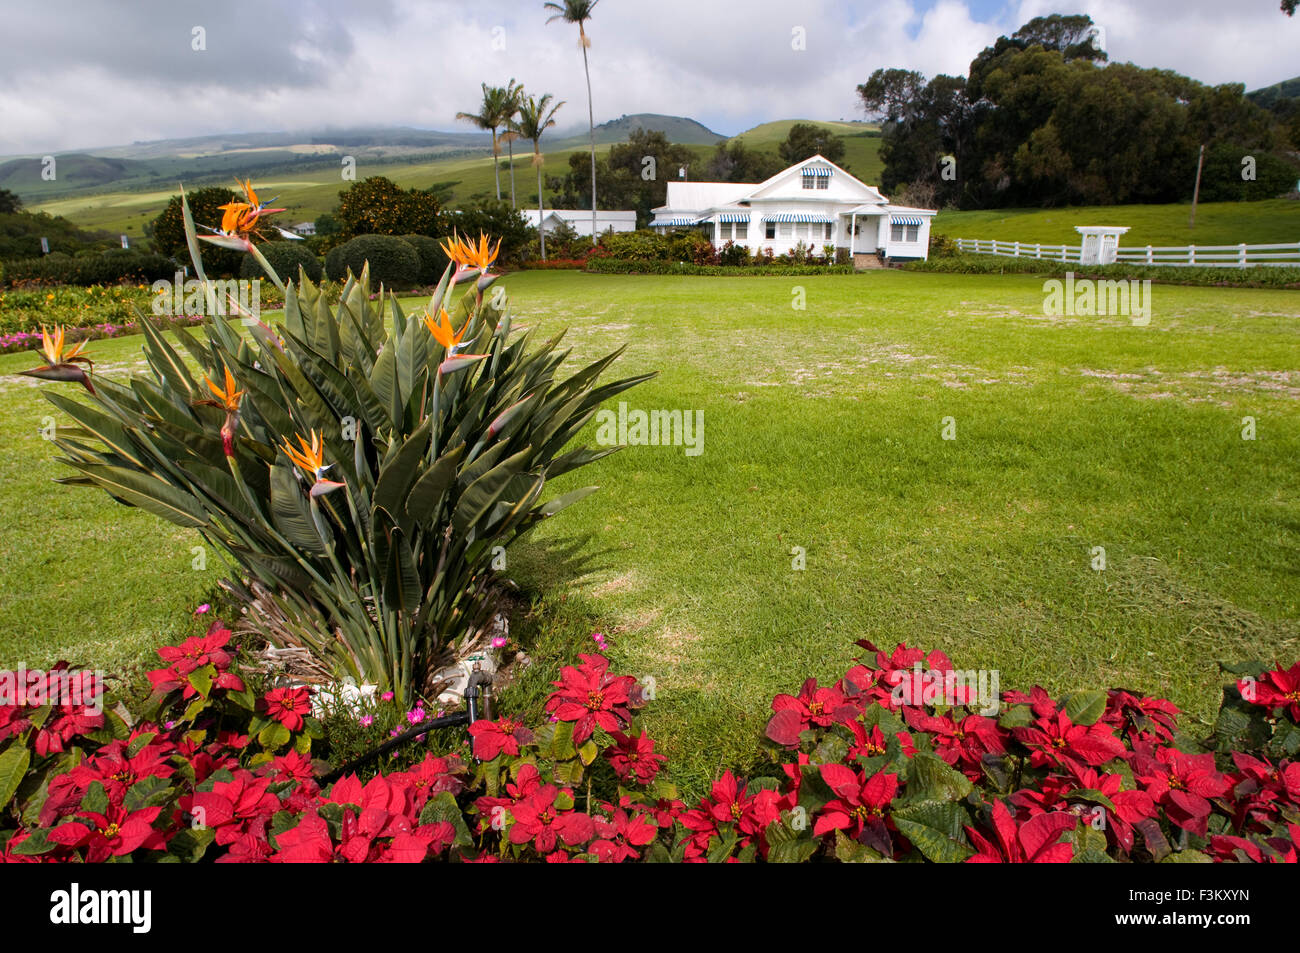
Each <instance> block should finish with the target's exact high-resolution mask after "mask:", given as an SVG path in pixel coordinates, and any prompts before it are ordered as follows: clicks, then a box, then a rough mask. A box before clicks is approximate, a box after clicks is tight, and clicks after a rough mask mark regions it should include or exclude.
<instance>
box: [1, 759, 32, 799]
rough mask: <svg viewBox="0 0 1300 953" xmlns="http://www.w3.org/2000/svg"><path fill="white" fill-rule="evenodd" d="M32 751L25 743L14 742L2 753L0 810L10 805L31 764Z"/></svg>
mask: <svg viewBox="0 0 1300 953" xmlns="http://www.w3.org/2000/svg"><path fill="white" fill-rule="evenodd" d="M31 761H32V753H31V751H30V750H28V748H27V746H26V745H24V744H14V745H11V746H10V747H9V748H7V749H6V750H5V752H4V754H0V811H2V810H4V808H5V807H7V806H8V804H9V801H10V800H11V799H12V798H13V796H14V792H15V791H17V790H18V785H19V784H21V783H22V780H23V776H24V775H26V774H27V768H28V766H29V765H30V764H31Z"/></svg>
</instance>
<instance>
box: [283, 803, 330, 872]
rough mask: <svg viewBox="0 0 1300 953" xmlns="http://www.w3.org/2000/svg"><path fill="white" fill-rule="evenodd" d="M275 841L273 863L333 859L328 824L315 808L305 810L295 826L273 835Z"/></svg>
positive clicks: (320, 861)
mask: <svg viewBox="0 0 1300 953" xmlns="http://www.w3.org/2000/svg"><path fill="white" fill-rule="evenodd" d="M275 842H276V850H275V852H274V853H273V854H271V856H270V861H271V863H273V864H328V863H329V862H330V861H332V860H333V859H334V842H333V841H332V840H330V831H329V825H328V824H326V823H325V819H324V818H323V817H321V816H320V814H318V813H317V812H316V811H315V809H312V810H310V811H307V812H305V813H304V814H303V816H302V818H301V819H300V820H299V821H298V824H297V826H295V827H291V828H290V829H289V830H287V831H283V832H281V833H279V834H277V835H275Z"/></svg>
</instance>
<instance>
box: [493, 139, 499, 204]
mask: <svg viewBox="0 0 1300 953" xmlns="http://www.w3.org/2000/svg"><path fill="white" fill-rule="evenodd" d="M492 174H493V175H494V176H496V180H497V201H498V202H500V201H501V144H500V142H499V141H498V140H497V127H496V126H493V127H492Z"/></svg>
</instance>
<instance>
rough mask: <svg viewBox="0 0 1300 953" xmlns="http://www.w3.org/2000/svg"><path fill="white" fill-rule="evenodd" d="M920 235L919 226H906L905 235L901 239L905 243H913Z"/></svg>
mask: <svg viewBox="0 0 1300 953" xmlns="http://www.w3.org/2000/svg"><path fill="white" fill-rule="evenodd" d="M920 234H921V226H920V225H908V226H907V235H906V236H905V237H904V238H903V241H905V242H914V241H916V240H917V238H918V237H919V236H920Z"/></svg>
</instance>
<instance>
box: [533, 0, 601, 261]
mask: <svg viewBox="0 0 1300 953" xmlns="http://www.w3.org/2000/svg"><path fill="white" fill-rule="evenodd" d="M599 2H600V0H564V2H563V4H560V3H544V4H542V6H543V7H544V8H545V9H547V10H554V11H555V13H554V15H553V16H551V17H548V18H547V20H546V22H547V23H551V22H554V21H555V20H563V21H564V22H565V23H576V24H578V44H579V45H580V46H581V47H582V69H583V72H585V73H586V74H587V135H588V137H589V138H590V140H591V243H592V244H593V245H594V244H596V115H595V111H594V109H593V108H592V105H591V69H590V68H589V67H588V66H587V47H589V46H591V40H590V39H589V38H588V36H587V31H586V30H585V29H584V28H583V24H584V23H586V22H587V21H588V20H590V19H591V12H592V11H593V10H595V9H596V4H597V3H599Z"/></svg>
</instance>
